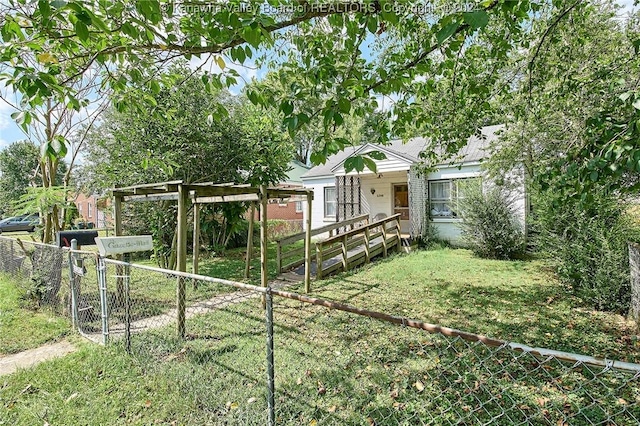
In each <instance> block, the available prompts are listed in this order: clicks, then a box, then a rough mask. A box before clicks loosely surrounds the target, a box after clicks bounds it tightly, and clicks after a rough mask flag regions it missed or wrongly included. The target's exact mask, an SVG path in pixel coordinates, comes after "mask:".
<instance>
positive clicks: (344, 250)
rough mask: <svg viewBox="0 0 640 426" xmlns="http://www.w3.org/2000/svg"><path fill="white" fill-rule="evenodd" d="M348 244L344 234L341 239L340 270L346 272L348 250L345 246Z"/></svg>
mask: <svg viewBox="0 0 640 426" xmlns="http://www.w3.org/2000/svg"><path fill="white" fill-rule="evenodd" d="M348 243H349V241H348V239H347V235H346V234H345V235H344V236H343V237H342V269H343V270H345V271H346V270H347V261H348V259H347V256H348V254H349V249H348V248H347V244H348Z"/></svg>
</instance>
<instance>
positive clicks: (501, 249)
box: [458, 180, 524, 259]
mask: <svg viewBox="0 0 640 426" xmlns="http://www.w3.org/2000/svg"><path fill="white" fill-rule="evenodd" d="M461 190H462V192H463V194H464V197H462V198H460V201H459V205H458V209H459V210H460V211H461V212H462V239H463V241H464V242H465V243H466V244H467V245H468V246H469V248H470V249H471V250H473V252H474V253H475V254H476V256H479V257H483V258H489V259H515V258H518V257H520V256H522V254H523V251H524V235H523V230H522V225H521V223H520V222H519V220H518V217H517V215H516V211H515V208H514V201H515V200H514V197H512V196H510V195H509V193H508V191H507V190H506V189H505V188H503V187H500V186H497V185H493V186H491V187H490V188H488V189H486V190H483V188H482V185H481V184H480V183H479V182H478V181H475V180H473V181H469V182H468V183H466V184H465V185H464V186H461Z"/></svg>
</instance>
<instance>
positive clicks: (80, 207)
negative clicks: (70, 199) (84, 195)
mask: <svg viewBox="0 0 640 426" xmlns="http://www.w3.org/2000/svg"><path fill="white" fill-rule="evenodd" d="M78 214H79V215H80V216H82V204H78Z"/></svg>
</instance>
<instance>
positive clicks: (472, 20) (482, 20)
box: [462, 10, 489, 30]
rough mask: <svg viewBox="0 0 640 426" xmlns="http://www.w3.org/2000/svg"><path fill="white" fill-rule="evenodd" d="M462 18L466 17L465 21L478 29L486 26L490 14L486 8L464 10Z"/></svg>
mask: <svg viewBox="0 0 640 426" xmlns="http://www.w3.org/2000/svg"><path fill="white" fill-rule="evenodd" d="M462 19H464V22H466V23H467V24H468V25H469V26H470V27H471V29H473V30H477V29H478V28H482V27H485V26H486V25H487V24H488V23H489V14H488V13H487V12H486V11H485V10H475V11H473V12H464V13H463V14H462Z"/></svg>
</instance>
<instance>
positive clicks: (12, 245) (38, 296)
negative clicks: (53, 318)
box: [0, 236, 70, 315]
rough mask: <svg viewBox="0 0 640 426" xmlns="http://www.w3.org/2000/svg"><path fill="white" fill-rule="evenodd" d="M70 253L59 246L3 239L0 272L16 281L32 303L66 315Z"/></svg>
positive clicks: (0, 237)
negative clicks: (68, 254)
mask: <svg viewBox="0 0 640 426" xmlns="http://www.w3.org/2000/svg"><path fill="white" fill-rule="evenodd" d="M67 253H68V252H67V251H66V250H64V249H60V248H58V247H56V246H52V245H48V244H42V243H37V242H33V241H27V240H21V239H14V238H8V237H2V236H0V272H2V273H6V274H10V275H11V276H13V277H14V278H15V280H16V282H17V283H18V285H19V286H20V287H21V288H22V290H23V293H24V295H25V298H26V300H27V301H28V302H29V303H31V304H33V305H36V306H41V305H43V306H47V307H50V308H52V309H53V310H54V311H56V312H59V313H62V314H65V315H66V314H68V309H69V306H70V300H69V291H68V290H69V286H68V282H69V281H68V278H69V273H68V272H67V271H68V266H67V258H68V256H67Z"/></svg>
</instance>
